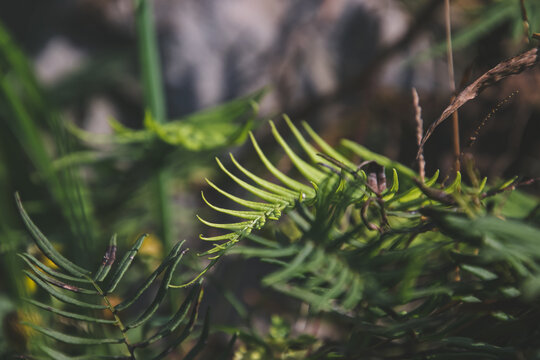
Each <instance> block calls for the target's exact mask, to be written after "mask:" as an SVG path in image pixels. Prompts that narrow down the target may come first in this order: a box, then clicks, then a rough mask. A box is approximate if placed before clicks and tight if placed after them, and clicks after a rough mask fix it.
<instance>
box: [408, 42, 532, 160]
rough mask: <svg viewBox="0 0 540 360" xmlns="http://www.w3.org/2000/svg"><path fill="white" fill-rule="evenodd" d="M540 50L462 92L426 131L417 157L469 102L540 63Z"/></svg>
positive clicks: (508, 63)
mask: <svg viewBox="0 0 540 360" xmlns="http://www.w3.org/2000/svg"><path fill="white" fill-rule="evenodd" d="M539 50H540V48H534V49H531V50H529V51H527V52H524V53H523V54H521V55H518V56H515V57H513V58H511V59H508V60H505V61H503V62H501V63H499V64H498V65H496V66H495V67H494V68H492V69H491V70H489V71H488V72H486V73H485V74H484V75H482V76H480V77H479V78H478V79H477V80H476V81H475V82H473V83H472V84H471V85H469V86H467V87H466V88H465V89H464V90H463V91H462V92H460V93H459V94H458V95H457V96H456V97H455V98H454V100H453V101H452V102H451V103H450V105H448V107H447V108H446V109H445V110H444V111H443V113H442V114H441V116H440V117H439V118H438V119H437V121H435V122H434V123H433V124H431V126H430V127H429V129H428V130H427V131H426V135H424V138H423V139H422V142H421V143H420V146H419V149H418V153H417V154H416V157H417V158H418V157H419V156H420V154H421V152H422V150H423V147H424V144H425V143H426V141H427V140H428V139H429V137H430V136H431V135H432V134H433V131H434V130H435V128H437V126H439V125H440V124H441V123H442V122H443V121H444V120H446V119H447V118H448V117H449V116H450V115H452V113H454V112H455V111H456V110H457V109H459V108H460V107H461V106H463V105H464V104H465V103H466V102H468V101H469V100H472V99H474V98H476V97H477V96H478V95H479V94H480V93H481V92H482V91H483V90H484V89H485V88H487V87H490V86H492V85H493V84H495V83H497V82H499V81H501V80H502V79H504V78H506V77H508V76H511V75H515V74H519V73H520V72H522V71H524V70H527V69H529V68H531V67H533V66H534V65H536V64H537V63H538V62H539V61H540V54H539Z"/></svg>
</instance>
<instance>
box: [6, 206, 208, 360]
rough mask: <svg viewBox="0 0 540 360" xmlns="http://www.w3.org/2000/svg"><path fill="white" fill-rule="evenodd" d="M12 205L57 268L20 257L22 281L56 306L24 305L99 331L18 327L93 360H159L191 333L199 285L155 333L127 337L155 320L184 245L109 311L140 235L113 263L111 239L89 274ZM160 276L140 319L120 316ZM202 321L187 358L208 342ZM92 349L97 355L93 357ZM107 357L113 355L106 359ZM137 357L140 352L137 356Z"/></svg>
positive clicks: (53, 353) (51, 352) (52, 352)
mask: <svg viewBox="0 0 540 360" xmlns="http://www.w3.org/2000/svg"><path fill="white" fill-rule="evenodd" d="M16 201H17V206H18V208H19V211H20V213H21V217H22V218H23V221H24V223H25V225H26V227H27V229H28V231H29V233H30V234H31V235H32V237H33V239H34V242H35V243H36V245H37V246H38V247H39V248H40V249H41V250H42V251H43V253H44V254H45V255H46V256H47V257H48V258H49V259H50V260H51V261H52V262H53V263H54V264H57V265H58V266H59V268H60V270H55V269H52V268H50V267H49V266H47V265H45V264H43V263H41V262H40V261H39V260H37V259H36V258H35V257H33V256H31V255H29V254H21V255H20V257H21V258H22V259H23V260H24V262H25V263H26V264H27V265H28V267H29V270H24V273H25V275H26V276H28V277H29V278H30V279H31V280H32V281H34V282H35V283H36V284H37V285H38V286H39V287H40V288H41V289H43V290H44V292H45V293H47V294H49V295H50V296H52V297H54V298H56V299H57V300H59V302H58V301H57V302H53V303H52V304H51V305H48V304H45V303H43V302H40V301H37V300H33V299H28V302H29V303H30V304H32V305H34V306H36V308H38V309H41V310H43V311H45V312H48V313H49V314H51V315H52V316H53V317H59V318H63V319H68V320H72V321H74V322H76V323H77V324H78V326H77V327H78V328H84V327H89V328H91V329H95V330H94V331H93V332H96V333H97V332H98V330H97V328H96V327H97V326H101V327H103V329H102V331H101V334H102V335H101V337H99V336H97V337H96V336H89V335H88V333H87V332H84V331H80V333H73V331H72V329H71V330H70V329H69V328H63V326H62V325H61V324H62V323H65V321H58V325H57V326H51V327H48V326H47V327H45V326H42V325H40V324H34V323H29V322H26V323H24V324H25V325H26V326H29V327H30V328H32V329H33V330H35V331H36V332H38V333H41V334H43V335H45V336H46V337H48V338H50V339H53V340H54V341H57V342H59V343H64V344H70V345H76V346H79V350H78V351H79V352H83V353H84V351H86V350H88V351H91V352H92V353H93V354H99V353H103V354H102V355H93V357H92V358H96V359H97V358H103V359H129V360H135V359H138V358H141V357H139V356H145V358H146V356H147V354H149V351H150V353H152V352H153V353H154V354H157V355H156V356H155V357H154V358H155V359H161V358H163V357H164V356H166V355H167V354H168V353H169V352H170V351H172V350H173V349H174V348H175V347H177V346H178V345H180V344H181V343H182V342H183V341H184V340H185V339H187V337H188V336H189V335H190V334H191V333H192V331H193V327H194V326H195V323H196V320H197V317H198V312H199V306H200V301H201V299H202V289H201V286H200V282H199V283H198V284H196V285H195V286H193V288H192V289H191V291H190V293H189V294H188V296H187V297H186V298H185V300H184V301H183V303H182V305H181V306H180V308H179V309H178V311H177V312H176V313H174V314H173V315H172V316H171V317H170V319H169V320H168V322H166V323H165V324H164V325H162V326H160V327H158V328H157V329H156V330H153V329H152V327H148V326H145V327H143V330H141V331H139V330H137V334H136V333H135V332H133V331H132V330H133V329H135V328H138V327H141V326H142V325H145V324H148V322H149V320H150V319H152V318H153V317H154V316H155V315H156V314H157V311H158V309H159V308H160V305H161V303H162V302H163V301H164V299H165V297H166V295H167V293H168V290H169V287H170V286H169V285H170V283H171V280H172V278H173V275H174V273H175V270H176V268H177V266H178V265H179V263H180V261H181V260H182V257H183V255H184V253H185V252H186V251H187V250H182V245H183V243H184V242H179V243H178V244H176V245H175V246H174V247H173V249H172V250H171V252H170V253H169V254H168V256H167V257H166V258H165V259H164V260H163V262H162V263H161V264H160V265H159V266H158V267H157V269H156V270H155V271H154V272H153V273H152V274H151V275H150V276H149V277H148V278H147V279H146V281H144V282H142V283H141V284H140V285H139V287H138V289H137V290H136V291H135V293H134V294H133V295H132V296H130V297H127V298H126V299H125V300H123V301H122V302H121V303H120V304H118V305H115V304H113V303H112V300H111V298H110V296H111V293H113V292H114V291H115V290H116V288H117V287H118V285H119V284H120V282H122V281H123V279H124V275H125V274H126V273H127V272H128V271H129V269H130V266H131V265H132V263H133V260H134V258H135V257H136V255H137V252H138V250H139V249H140V248H141V246H142V244H143V242H144V239H145V238H146V234H145V235H142V236H140V237H139V238H138V239H137V241H136V242H135V244H134V245H133V246H132V248H131V249H130V250H129V251H128V252H127V253H126V254H125V255H124V256H123V257H122V259H121V260H120V262H118V263H116V261H115V260H116V235H115V236H113V237H112V238H111V240H110V242H109V245H108V246H107V249H106V251H105V254H104V256H103V259H102V262H101V264H100V266H99V267H98V269H97V270H96V271H95V273H94V274H92V273H91V272H90V271H88V270H86V269H84V268H82V267H80V266H78V265H76V264H74V263H73V262H71V261H70V260H68V259H67V258H65V257H64V256H63V255H61V254H60V253H59V252H58V251H57V250H56V249H54V247H53V246H52V244H51V243H50V241H49V240H48V239H47V238H46V237H45V235H43V233H42V232H41V231H40V230H39V229H38V227H37V226H36V225H35V224H34V223H33V222H32V220H31V219H30V217H29V216H28V214H27V213H26V211H25V209H24V208H23V206H22V203H21V200H20V198H19V196H18V195H16ZM113 268H114V269H113ZM111 270H112V271H111ZM162 273H163V276H162V279H161V282H160V284H159V287H158V290H157V292H156V293H155V295H154V297H153V300H152V301H151V303H150V304H149V305H148V306H146V307H145V308H143V309H142V310H137V312H140V313H139V314H138V315H136V316H134V314H129V316H124V314H125V310H127V309H128V308H130V307H131V305H133V304H134V303H136V302H137V300H139V299H140V298H141V297H142V295H143V294H145V293H146V292H147V290H148V289H149V288H150V287H151V286H152V285H154V284H156V282H157V281H156V280H157V277H158V276H159V275H160V274H162ZM190 309H191V316H190V318H189V320H186V315H187V314H188V312H189V310H190ZM208 321H209V319H208V317H206V318H205V320H204V326H203V331H202V333H201V335H200V338H199V342H198V343H197V344H196V345H195V346H194V347H193V348H192V350H191V353H192V354H196V353H198V352H199V351H200V350H201V347H202V346H203V344H204V342H205V341H206V337H207V336H208V326H209V323H208ZM182 325H183V326H184V328H183V330H182V332H181V334H180V335H179V336H177V335H175V332H176V330H178V329H179V327H180V326H182ZM114 333H116V334H115V335H113V334H114ZM132 334H133V335H132ZM141 336H143V340H139V341H137V342H134V341H133V340H131V338H134V339H137V338H140V337H141ZM144 338H146V340H144ZM158 340H160V341H161V343H162V345H163V346H164V347H165V351H163V350H161V352H159V351H160V350H158V349H156V348H155V347H154V346H151V345H152V344H154V343H155V342H156V341H158ZM109 344H115V345H116V346H120V347H111V348H109V347H108V345H109ZM88 347H91V348H88ZM122 348H123V349H122ZM90 349H91V350H90ZM97 349H100V350H99V351H96V350H97ZM113 349H114V350H113ZM42 351H43V353H44V354H45V355H47V356H49V358H52V359H74V358H75V359H84V358H89V357H88V356H87V355H84V354H83V355H81V356H76V357H72V356H68V355H66V354H64V353H63V352H62V347H59V348H55V349H52V348H49V347H47V346H43V347H42ZM111 351H112V352H113V353H110V352H111ZM139 351H142V352H141V354H140V355H139ZM70 352H71V351H70ZM107 352H109V353H107ZM143 354H145V355H143Z"/></svg>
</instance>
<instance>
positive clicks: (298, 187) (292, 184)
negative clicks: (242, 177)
mask: <svg viewBox="0 0 540 360" xmlns="http://www.w3.org/2000/svg"><path fill="white" fill-rule="evenodd" d="M249 136H250V138H251V142H252V144H253V147H254V148H255V151H256V152H257V154H258V155H259V158H260V159H261V161H262V162H263V164H264V166H265V167H266V168H267V169H268V171H270V172H271V173H272V175H274V176H275V177H276V178H278V180H279V181H281V182H282V183H283V184H285V185H286V186H288V187H289V188H291V189H293V190H295V191H296V192H299V193H304V194H306V196H307V197H309V198H312V197H314V196H315V190H313V188H311V187H309V186H307V185H305V184H302V183H301V182H299V181H296V180H294V179H292V178H290V177H288V176H287V175H285V174H284V173H282V172H281V171H279V170H278V169H277V168H276V167H275V166H274V165H273V164H272V163H271V162H270V160H268V158H267V157H266V155H264V153H263V152H262V150H261V148H260V146H259V144H258V143H257V141H256V140H255V137H254V136H253V134H252V133H249Z"/></svg>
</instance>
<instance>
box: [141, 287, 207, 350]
mask: <svg viewBox="0 0 540 360" xmlns="http://www.w3.org/2000/svg"><path fill="white" fill-rule="evenodd" d="M201 292H202V288H201V283H200V282H199V283H198V284H196V285H195V286H194V287H193V288H192V289H191V290H190V292H189V294H188V296H186V298H185V300H184V302H183V303H182V305H180V308H179V309H178V311H176V313H175V314H174V315H173V317H172V318H171V319H170V320H169V321H168V322H167V323H166V324H165V325H163V327H162V328H161V329H160V330H159V331H158V332H157V333H156V334H155V335H154V336H152V337H151V338H149V339H148V340H145V341H143V342H140V343H137V344H135V345H134V347H146V346H148V345H150V344H152V343H154V342H156V341H158V340H160V339H162V338H164V337H166V336H168V335H170V334H172V332H173V331H175V330H176V329H177V328H178V327H179V326H180V325H181V324H182V323H183V322H184V319H185V318H186V315H187V313H188V312H189V308H190V306H191V304H192V303H193V300H194V299H199V298H200V295H201Z"/></svg>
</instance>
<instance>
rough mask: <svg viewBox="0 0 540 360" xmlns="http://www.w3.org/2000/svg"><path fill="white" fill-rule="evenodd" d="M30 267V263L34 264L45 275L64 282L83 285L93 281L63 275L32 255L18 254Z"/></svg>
mask: <svg viewBox="0 0 540 360" xmlns="http://www.w3.org/2000/svg"><path fill="white" fill-rule="evenodd" d="M18 255H19V256H20V257H21V258H22V259H23V260H24V261H25V262H26V263H27V264H28V265H29V266H30V263H32V264H34V265H35V266H37V267H38V268H39V269H41V270H42V271H44V272H45V273H47V274H49V275H51V276H54V277H57V278H59V279H62V280H66V281H77V282H83V283H90V282H91V281H90V280H88V279H86V278H80V277H75V276H70V275H66V274H63V273H61V272H58V271H56V270H54V269H52V268H51V267H49V266H47V265H45V264H44V263H42V262H41V261H39V260H38V259H36V258H35V257H33V256H32V255H30V254H18Z"/></svg>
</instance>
